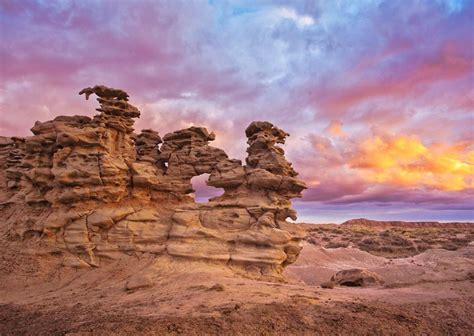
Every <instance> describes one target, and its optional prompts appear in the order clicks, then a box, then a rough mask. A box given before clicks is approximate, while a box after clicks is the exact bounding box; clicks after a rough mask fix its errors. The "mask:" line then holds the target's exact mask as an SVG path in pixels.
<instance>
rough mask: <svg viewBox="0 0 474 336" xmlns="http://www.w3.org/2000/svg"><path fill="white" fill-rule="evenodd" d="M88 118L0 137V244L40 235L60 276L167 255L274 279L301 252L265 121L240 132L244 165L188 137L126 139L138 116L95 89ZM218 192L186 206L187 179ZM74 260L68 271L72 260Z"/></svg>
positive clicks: (283, 173) (285, 166) (276, 133)
mask: <svg viewBox="0 0 474 336" xmlns="http://www.w3.org/2000/svg"><path fill="white" fill-rule="evenodd" d="M80 94H85V95H86V98H88V97H89V96H90V95H92V94H96V95H97V96H98V98H97V100H98V102H99V104H100V107H99V108H97V111H98V112H99V114H98V115H96V116H95V117H94V118H92V119H91V118H88V117H84V116H72V117H66V116H59V117H57V118H55V119H54V120H52V121H47V122H36V123H35V125H34V126H33V128H32V129H31V131H32V132H33V134H34V135H33V136H30V137H27V138H6V137H1V138H0V183H1V184H0V191H1V194H0V202H1V204H0V215H1V216H2V218H3V220H2V224H1V229H2V234H3V235H4V236H5V237H7V239H20V240H25V241H27V240H28V238H29V237H32V236H34V237H39V238H41V240H42V241H43V242H45V244H46V245H48V246H50V247H53V248H54V249H52V251H54V253H61V254H63V255H64V257H65V260H68V265H70V266H84V267H88V266H90V265H94V266H100V264H101V263H103V262H106V260H107V259H117V258H120V257H121V256H123V254H134V255H136V256H138V257H141V256H144V255H146V256H147V257H150V256H151V257H153V255H161V254H166V255H169V256H172V257H176V259H179V260H182V261H183V262H184V261H186V259H189V258H192V259H193V260H204V261H213V262H216V263H223V264H225V265H227V266H229V267H231V268H235V269H238V270H243V271H246V270H247V271H249V270H251V271H252V272H255V270H257V272H258V273H261V274H264V275H265V274H269V275H278V274H280V273H281V271H282V269H283V267H284V266H285V265H287V264H290V263H292V262H294V261H295V260H296V258H297V256H298V254H299V252H300V249H301V246H300V242H301V240H302V238H303V232H301V231H300V230H299V229H297V228H296V227H295V226H293V225H291V224H290V223H288V222H286V219H287V218H293V219H296V213H295V211H294V210H293V209H292V208H291V202H290V200H291V198H294V197H300V196H301V192H302V191H303V190H304V189H305V188H306V186H305V184H304V182H302V181H301V180H298V179H297V173H296V172H295V171H294V170H293V168H292V166H291V163H289V162H288V161H287V160H286V159H285V157H284V151H283V149H282V148H280V147H279V146H278V145H277V144H284V142H285V138H286V137H287V136H288V134H287V133H286V132H284V131H282V130H280V129H279V128H277V127H275V126H273V125H272V124H271V123H269V122H261V121H256V122H253V123H251V124H250V125H249V126H248V128H247V129H246V130H245V134H246V136H247V138H248V141H247V143H248V145H249V147H248V149H247V152H248V157H247V159H246V165H242V162H241V161H240V160H235V159H230V158H229V157H228V156H227V154H226V153H225V152H224V151H223V150H221V149H219V148H216V147H212V146H210V145H209V143H210V142H211V141H213V140H214V138H215V135H214V133H212V132H209V131H208V130H207V129H206V128H204V127H190V128H187V129H184V130H179V131H176V132H173V133H169V134H166V135H164V136H163V137H160V136H159V135H158V133H157V132H155V131H153V130H143V131H142V132H141V133H140V134H135V133H133V131H134V130H133V124H134V118H137V117H139V116H140V111H139V110H138V109H137V108H136V107H135V106H133V105H131V104H130V103H129V102H128V94H127V93H126V92H124V91H122V90H117V89H111V88H107V87H105V86H95V87H93V88H86V89H84V90H82V91H81V92H80ZM201 174H209V180H208V181H207V184H208V185H210V186H214V187H217V188H223V189H224V193H223V195H221V196H219V197H215V198H213V199H210V200H209V202H208V203H205V204H202V203H199V204H198V203H196V202H195V201H194V198H193V197H192V195H190V194H191V193H192V192H193V191H194V190H193V188H192V185H191V179H192V178H193V177H194V176H198V175H201ZM71 260H72V261H71Z"/></svg>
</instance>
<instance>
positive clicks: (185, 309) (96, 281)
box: [0, 241, 474, 335]
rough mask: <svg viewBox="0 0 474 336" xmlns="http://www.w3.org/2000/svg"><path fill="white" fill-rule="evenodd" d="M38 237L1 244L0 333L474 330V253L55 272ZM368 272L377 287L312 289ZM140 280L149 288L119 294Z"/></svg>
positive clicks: (317, 250)
mask: <svg viewBox="0 0 474 336" xmlns="http://www.w3.org/2000/svg"><path fill="white" fill-rule="evenodd" d="M37 244H39V242H37V241H30V242H28V245H29V249H24V246H25V243H24V242H4V243H3V244H2V246H1V247H0V256H1V257H0V283H1V284H2V286H1V287H0V335H131V334H141V335H177V334H183V335H314V334H325V335H345V334H352V335H407V334H410V335H426V334H429V335H472V330H474V316H473V314H472V311H474V300H473V296H474V282H473V281H474V276H473V274H474V246H473V245H472V244H471V245H468V246H465V247H462V248H459V249H457V250H455V251H447V250H442V249H433V250H427V251H425V252H423V253H420V254H417V255H415V256H413V257H406V258H397V259H388V258H385V257H381V256H376V255H373V254H370V253H368V252H365V251H361V250H359V249H357V248H336V249H325V248H322V247H319V246H315V245H314V244H310V243H307V244H306V245H305V246H304V248H303V251H302V254H301V256H300V258H299V259H298V261H297V263H295V264H294V265H291V266H289V267H288V268H287V270H286V271H285V279H286V280H284V281H283V280H281V281H262V280H258V279H249V278H246V277H243V276H236V275H235V274H234V273H233V272H232V271H231V270H229V269H228V268H225V267H220V266H217V265H213V264H209V263H205V262H199V261H196V262H186V263H185V262H181V261H179V260H171V259H169V258H167V257H165V256H164V257H160V258H141V259H138V258H136V257H134V256H127V257H124V258H123V259H122V260H117V261H114V262H111V263H110V264H108V265H106V266H104V267H100V268H90V269H71V268H65V267H62V266H61V261H62V256H60V255H57V256H51V255H49V254H43V255H38V253H37V252H36V251H38V248H37V247H38V246H37ZM349 268H366V269H368V270H370V271H372V272H375V273H377V274H380V275H382V276H383V277H384V278H385V280H386V283H385V285H383V286H379V287H373V288H353V287H336V288H334V289H322V288H321V287H320V286H319V284H320V283H321V282H324V281H327V280H328V279H329V278H330V276H331V275H333V274H334V273H335V272H337V271H338V270H341V269H349ZM137 275H140V276H142V277H146V278H148V279H149V280H150V281H151V283H152V285H151V287H146V288H140V289H135V290H126V289H125V286H126V283H127V281H129V280H130V279H131V278H134V277H135V278H136V277H137Z"/></svg>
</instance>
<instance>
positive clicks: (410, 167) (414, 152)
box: [349, 135, 474, 191]
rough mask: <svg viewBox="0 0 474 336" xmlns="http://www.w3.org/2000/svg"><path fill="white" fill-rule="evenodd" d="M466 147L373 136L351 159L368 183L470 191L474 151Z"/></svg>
mask: <svg viewBox="0 0 474 336" xmlns="http://www.w3.org/2000/svg"><path fill="white" fill-rule="evenodd" d="M469 148H470V146H469V144H458V145H454V146H448V145H442V144H435V145H431V146H426V145H424V144H423V143H422V142H421V141H420V140H419V139H418V138H416V137H410V136H405V135H401V136H398V137H393V138H382V137H380V136H375V137H372V138H369V139H367V140H365V141H364V142H362V143H361V145H360V147H359V149H358V151H357V153H356V155H354V157H353V158H352V159H351V161H350V163H349V165H350V167H351V168H355V169H360V170H361V172H362V176H364V178H365V179H366V180H368V181H369V182H373V183H381V184H390V185H395V186H404V187H417V186H419V187H431V188H434V189H439V190H445V191H455V190H465V189H470V188H474V151H472V150H471V151H469Z"/></svg>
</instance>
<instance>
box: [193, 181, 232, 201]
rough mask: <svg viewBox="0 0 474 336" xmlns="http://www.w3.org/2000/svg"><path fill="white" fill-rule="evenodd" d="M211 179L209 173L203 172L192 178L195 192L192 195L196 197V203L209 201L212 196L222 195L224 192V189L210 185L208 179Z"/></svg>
mask: <svg viewBox="0 0 474 336" xmlns="http://www.w3.org/2000/svg"><path fill="white" fill-rule="evenodd" d="M208 179H209V174H201V175H198V176H194V177H193V178H192V179H191V184H192V186H193V189H194V192H193V193H192V194H191V196H193V197H194V201H195V202H196V203H207V202H209V199H210V198H213V197H216V196H220V195H222V194H223V193H224V189H222V188H215V187H211V186H208V185H207V184H206V181H207V180H208Z"/></svg>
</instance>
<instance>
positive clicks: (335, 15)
mask: <svg viewBox="0 0 474 336" xmlns="http://www.w3.org/2000/svg"><path fill="white" fill-rule="evenodd" d="M473 18H474V1H472V0H433V1H402V0H399V1H396V0H395V1H393V0H373V1H369V0H361V1H349V0H348V1H342V0H341V1H336V0H327V1H309V0H308V1H305V0H302V1H274V2H269V1H256V2H254V1H239V0H235V1H213V0H209V1H142V0H140V1H126V0H119V1H67V0H64V1H41V0H38V1H33V0H24V1H9V0H6V1H0V39H1V41H2V43H1V44H0V78H1V81H0V134H1V135H6V136H14V135H15V136H28V135H30V132H29V128H30V127H31V125H33V124H34V122H35V121H36V120H41V121H45V120H49V119H53V118H54V117H55V116H57V115H74V114H83V115H89V116H91V115H94V114H95V113H96V112H95V110H94V109H95V105H96V104H95V101H94V100H92V101H87V102H85V101H84V100H83V98H81V97H80V96H79V95H78V94H77V93H78V91H79V90H80V89H81V88H83V87H87V86H91V85H95V84H105V85H108V86H111V87H118V88H122V89H124V90H126V91H127V92H129V93H130V96H131V97H130V100H131V101H132V102H133V104H134V105H136V106H138V107H139V108H140V110H141V112H142V115H141V119H139V120H138V121H137V123H136V129H137V130H140V129H142V128H153V129H154V130H156V131H158V132H159V133H160V135H164V134H166V133H167V132H170V131H174V130H177V129H180V128H185V127H189V126H191V125H198V126H205V127H207V128H208V129H210V130H212V131H214V132H215V133H216V141H214V143H213V145H214V146H216V147H221V148H223V149H224V150H226V152H227V153H228V154H229V155H230V156H232V157H235V158H238V159H244V158H245V156H246V153H245V148H246V147H245V134H244V130H245V128H246V126H247V125H248V124H249V123H250V122H251V121H253V120H268V121H270V122H272V123H274V124H275V125H278V126H279V127H281V128H283V129H285V130H286V131H288V132H289V133H290V134H291V136H290V137H289V139H288V141H287V143H286V145H285V146H284V149H285V152H286V155H287V157H288V159H289V160H290V161H291V162H293V163H294V168H295V170H296V171H298V172H300V177H301V178H302V179H303V180H305V181H306V182H307V183H308V185H309V189H308V190H306V191H305V193H304V197H303V199H301V200H299V201H297V202H295V207H296V208H297V209H298V210H299V213H300V220H302V221H314V222H325V221H336V222H340V221H343V220H346V219H349V218H353V217H369V218H373V219H406V220H408V219H413V220H416V219H427V220H470V221H474V211H473V204H474V138H473V137H474V48H473V45H474V37H473V36H474V34H473V31H474V23H473V22H474V20H473ZM219 193H220V191H217V194H219Z"/></svg>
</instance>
